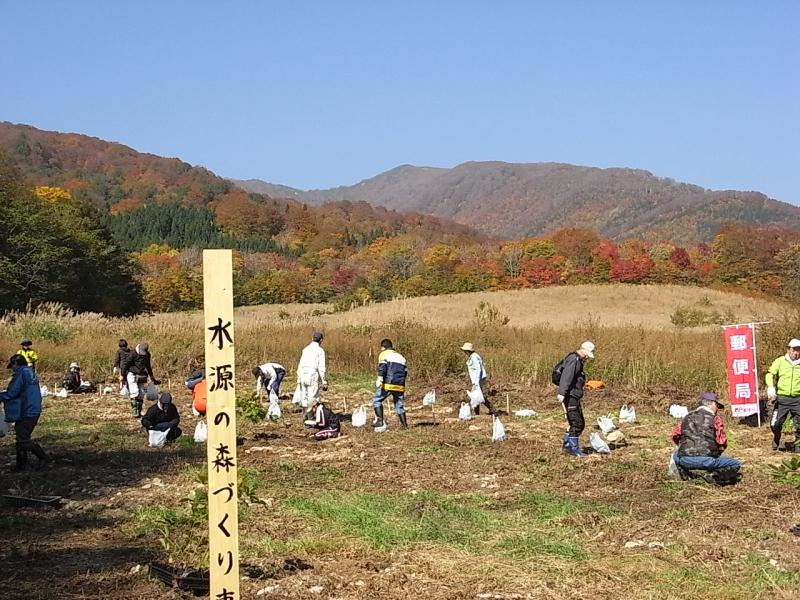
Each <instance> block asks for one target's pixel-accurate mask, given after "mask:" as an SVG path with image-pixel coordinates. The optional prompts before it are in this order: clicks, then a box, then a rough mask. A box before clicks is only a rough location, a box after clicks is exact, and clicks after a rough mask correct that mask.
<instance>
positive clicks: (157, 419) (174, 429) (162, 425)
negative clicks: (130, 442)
mask: <svg viewBox="0 0 800 600" xmlns="http://www.w3.org/2000/svg"><path fill="white" fill-rule="evenodd" d="M180 422H181V416H180V415H179V414H178V409H177V408H176V407H175V404H174V403H173V402H172V394H170V393H169V392H164V393H163V394H161V395H160V396H159V397H158V402H156V403H155V404H153V405H152V406H151V407H150V408H148V409H147V412H146V413H145V414H144V416H143V417H142V427H144V428H145V429H146V430H148V431H150V430H152V429H155V430H156V431H169V433H168V434H167V441H168V442H170V441H172V440H174V439H177V438H179V437H180V436H181V434H182V433H183V432H182V431H181V428H180V427H178V425H179V424H180Z"/></svg>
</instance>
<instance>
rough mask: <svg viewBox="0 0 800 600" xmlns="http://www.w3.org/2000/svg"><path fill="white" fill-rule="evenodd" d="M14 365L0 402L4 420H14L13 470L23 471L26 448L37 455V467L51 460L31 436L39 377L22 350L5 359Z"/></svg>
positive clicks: (39, 403) (38, 407) (36, 413)
mask: <svg viewBox="0 0 800 600" xmlns="http://www.w3.org/2000/svg"><path fill="white" fill-rule="evenodd" d="M7 366H8V368H9V369H13V374H12V375H11V382H10V383H9V384H8V389H6V391H5V392H0V402H2V403H3V404H4V406H5V412H6V423H14V431H15V433H16V436H17V441H16V451H17V463H16V465H14V467H13V469H11V470H12V471H22V470H24V469H25V467H26V465H27V464H28V452H32V453H33V454H34V456H36V458H38V459H39V467H42V466H44V464H45V463H46V462H47V461H49V460H50V457H49V456H47V454H46V453H45V451H44V450H43V449H42V447H41V446H40V445H39V444H38V443H36V442H34V441H33V440H32V439H31V435H33V430H34V429H35V428H36V424H37V423H38V422H39V416H40V415H41V414H42V393H41V390H40V388H39V379H38V377H36V373H34V371H33V369H32V368H31V367H29V366H28V361H27V360H26V359H25V357H24V356H22V355H21V354H15V355H14V356H12V357H11V359H10V360H9V361H8V365H7Z"/></svg>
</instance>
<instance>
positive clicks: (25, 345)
mask: <svg viewBox="0 0 800 600" xmlns="http://www.w3.org/2000/svg"><path fill="white" fill-rule="evenodd" d="M19 345H20V346H22V348H20V349H19V350H17V354H19V355H20V356H24V357H25V362H27V363H28V366H29V367H30V368H31V369H33V372H34V373H36V362H37V361H38V360H39V353H38V352H36V350H34V349H33V348H32V346H33V342H32V341H31V340H30V339H29V338H22V341H21V342H20V343H19Z"/></svg>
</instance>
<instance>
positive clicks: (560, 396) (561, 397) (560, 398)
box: [557, 394, 564, 404]
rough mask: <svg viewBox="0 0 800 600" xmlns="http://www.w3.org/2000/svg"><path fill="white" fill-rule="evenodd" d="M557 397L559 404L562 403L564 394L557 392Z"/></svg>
mask: <svg viewBox="0 0 800 600" xmlns="http://www.w3.org/2000/svg"><path fill="white" fill-rule="evenodd" d="M557 398H558V401H559V402H561V404H564V396H562V395H561V394H559V395H558V396H557Z"/></svg>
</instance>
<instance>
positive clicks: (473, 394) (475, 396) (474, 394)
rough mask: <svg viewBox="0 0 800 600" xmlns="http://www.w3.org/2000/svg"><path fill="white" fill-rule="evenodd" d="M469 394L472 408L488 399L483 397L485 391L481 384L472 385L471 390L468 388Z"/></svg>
mask: <svg viewBox="0 0 800 600" xmlns="http://www.w3.org/2000/svg"><path fill="white" fill-rule="evenodd" d="M467 396H469V405H470V406H471V407H472V408H475V407H476V406H480V405H481V404H483V403H484V402H485V401H486V400H485V399H484V397H483V392H482V391H481V386H479V385H475V386H472V389H471V390H467Z"/></svg>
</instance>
